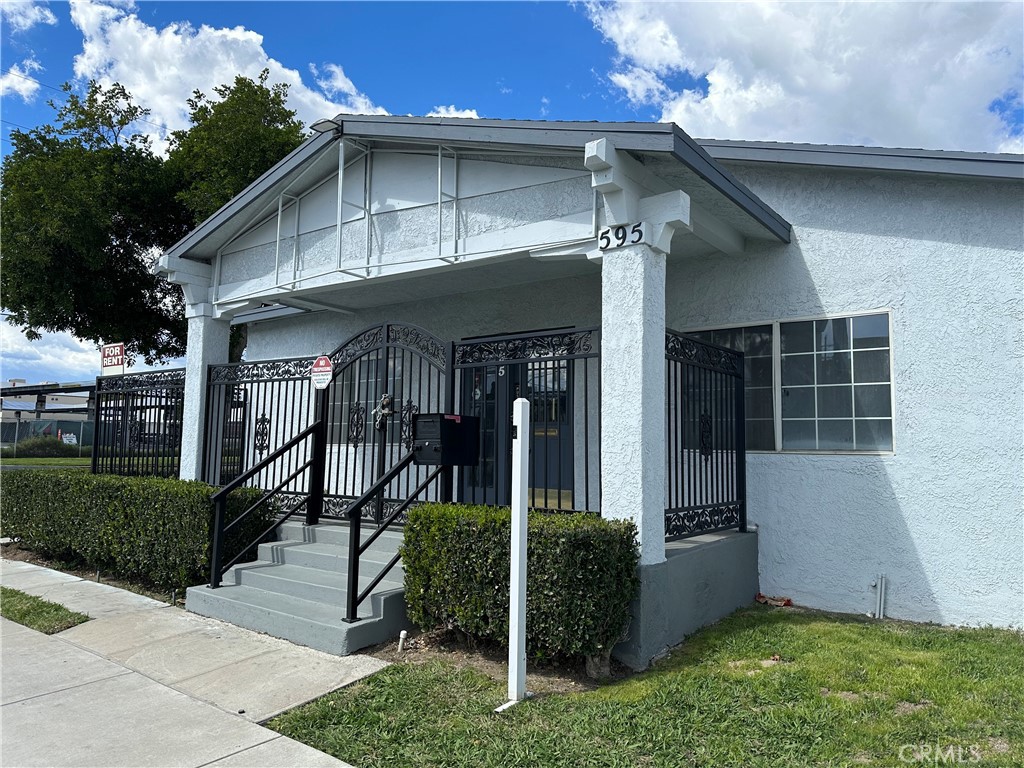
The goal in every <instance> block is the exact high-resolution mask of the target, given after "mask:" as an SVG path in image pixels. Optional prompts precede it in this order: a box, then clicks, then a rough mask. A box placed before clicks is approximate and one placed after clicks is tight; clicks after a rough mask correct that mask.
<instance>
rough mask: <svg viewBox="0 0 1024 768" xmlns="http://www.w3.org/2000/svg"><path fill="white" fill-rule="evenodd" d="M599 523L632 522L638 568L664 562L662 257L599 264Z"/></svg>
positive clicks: (644, 248)
mask: <svg viewBox="0 0 1024 768" xmlns="http://www.w3.org/2000/svg"><path fill="white" fill-rule="evenodd" d="M601 515H602V516H603V517H608V518H620V519H626V520H632V521H633V522H634V523H635V524H636V526H637V528H638V529H639V535H640V564H641V565H652V564H654V563H660V562H662V561H664V559H665V254H664V253H663V252H661V251H658V250H655V249H654V248H652V247H651V246H649V245H647V244H644V243H641V244H639V245H634V246H629V247H626V248H620V249H617V250H614V251H610V252H608V253H605V254H604V257H603V259H602V263H601Z"/></svg>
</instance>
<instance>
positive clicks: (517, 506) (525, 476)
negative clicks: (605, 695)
mask: <svg viewBox="0 0 1024 768" xmlns="http://www.w3.org/2000/svg"><path fill="white" fill-rule="evenodd" d="M512 428H513V430H514V433H513V437H512V556H511V571H510V578H509V595H508V699H509V700H508V703H507V704H503V705H502V706H500V707H498V709H497V710H496V711H497V712H501V711H503V710H505V709H507V708H508V707H510V706H512V705H513V704H515V703H516V702H517V701H522V700H523V699H525V698H526V695H527V694H526V546H527V544H526V529H527V517H526V499H527V497H528V495H529V481H530V401H529V400H527V399H526V398H525V397H520V398H517V399H516V401H515V402H514V403H513V404H512Z"/></svg>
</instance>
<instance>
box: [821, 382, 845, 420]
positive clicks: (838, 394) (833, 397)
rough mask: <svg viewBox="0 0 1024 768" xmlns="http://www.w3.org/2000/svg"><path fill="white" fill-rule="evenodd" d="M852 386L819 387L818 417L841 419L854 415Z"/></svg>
mask: <svg viewBox="0 0 1024 768" xmlns="http://www.w3.org/2000/svg"><path fill="white" fill-rule="evenodd" d="M850 389H851V387H818V418H819V419H839V418H843V417H846V418H849V417H850V416H852V415H853V398H852V397H851V395H852V394H853V393H852V392H850Z"/></svg>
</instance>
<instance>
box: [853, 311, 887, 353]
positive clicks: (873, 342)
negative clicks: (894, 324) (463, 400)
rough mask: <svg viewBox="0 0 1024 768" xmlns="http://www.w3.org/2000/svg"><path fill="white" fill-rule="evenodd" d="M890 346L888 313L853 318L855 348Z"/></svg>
mask: <svg viewBox="0 0 1024 768" xmlns="http://www.w3.org/2000/svg"><path fill="white" fill-rule="evenodd" d="M888 346H889V316H888V315H864V316H863V317H855V318H853V347H854V349H866V348H868V347H888Z"/></svg>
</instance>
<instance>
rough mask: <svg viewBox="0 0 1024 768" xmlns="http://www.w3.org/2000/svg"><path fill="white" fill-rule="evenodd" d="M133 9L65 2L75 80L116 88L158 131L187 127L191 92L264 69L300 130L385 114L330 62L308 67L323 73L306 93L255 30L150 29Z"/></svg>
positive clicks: (87, 0) (158, 139)
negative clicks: (76, 46)
mask: <svg viewBox="0 0 1024 768" xmlns="http://www.w3.org/2000/svg"><path fill="white" fill-rule="evenodd" d="M134 11H135V6H134V4H133V3H132V2H130V0H129V2H100V1H99V0H73V2H72V3H71V20H72V22H73V23H74V25H75V26H76V27H77V28H78V29H79V30H80V31H81V32H82V36H83V42H82V52H81V53H80V54H78V55H77V56H76V57H75V75H76V76H77V77H79V78H82V79H86V78H93V79H96V80H98V81H99V82H101V83H103V84H109V83H112V82H119V83H121V84H122V85H124V86H125V88H127V89H128V90H129V91H130V92H131V93H132V95H133V96H134V97H135V100H136V101H137V102H138V103H139V104H141V105H143V106H146V107H148V108H149V109H151V110H152V114H151V115H150V117H149V118H148V119H149V121H151V122H153V123H158V124H160V125H162V126H165V128H166V131H170V130H175V129H179V128H185V127H187V126H188V106H187V104H186V100H187V99H188V98H189V97H190V96H191V95H192V91H193V90H195V89H199V90H200V91H202V92H203V93H205V94H206V95H208V96H214V94H213V89H214V87H216V86H218V85H221V84H224V83H232V82H234V79H235V76H236V75H239V74H241V75H244V76H246V77H250V78H253V79H255V78H256V77H258V76H259V73H260V72H261V71H262V70H263V69H268V70H269V71H270V82H271V83H285V84H287V85H288V86H289V92H288V105H289V107H290V108H292V109H294V110H295V111H296V113H297V115H298V118H299V119H300V120H302V121H303V122H304V123H305V124H306V125H309V124H311V123H313V122H314V121H316V120H318V119H320V118H323V117H333V116H334V115H336V114H339V113H347V114H381V113H383V114H386V111H385V110H383V109H382V108H381V107H378V106H376V105H374V104H373V102H372V101H371V100H370V99H369V98H367V97H366V96H365V95H363V94H362V93H360V92H359V90H358V89H357V88H356V87H355V86H354V85H353V84H352V81H351V80H349V79H348V78H347V77H346V76H345V73H344V71H343V70H342V69H341V67H339V66H337V65H335V64H325V65H323V66H322V67H320V69H319V70H318V69H317V68H315V67H312V66H311V70H312V71H313V72H314V76H316V74H317V73H321V74H322V75H323V76H322V77H321V78H320V79H318V80H317V85H318V86H319V88H320V90H317V89H315V88H310V87H309V86H307V85H306V84H305V83H303V82H302V76H301V75H300V73H299V72H298V71H297V70H294V69H290V68H288V67H286V66H284V65H283V64H282V63H281V62H279V61H277V60H276V59H273V58H271V57H270V56H268V55H267V52H266V51H265V50H264V49H263V36H262V35H260V34H259V33H257V32H254V31H252V30H249V29H245V28H244V27H241V26H238V27H232V28H227V27H224V28H214V27H210V26H207V25H202V26H201V27H199V28H198V29H195V28H194V27H192V26H191V25H189V24H188V23H186V22H181V23H174V24H168V25H167V26H166V27H164V28H163V29H157V28H156V27H153V26H151V25H149V24H146V23H145V22H143V21H141V20H140V19H139V17H138V16H137V15H136V13H135V12H134ZM142 127H143V128H144V127H145V126H142ZM166 131H164V132H161V133H160V134H155V135H153V138H154V140H155V144H156V147H157V148H158V149H162V148H164V147H165V146H166V143H165V141H164V139H165V138H166Z"/></svg>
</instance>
